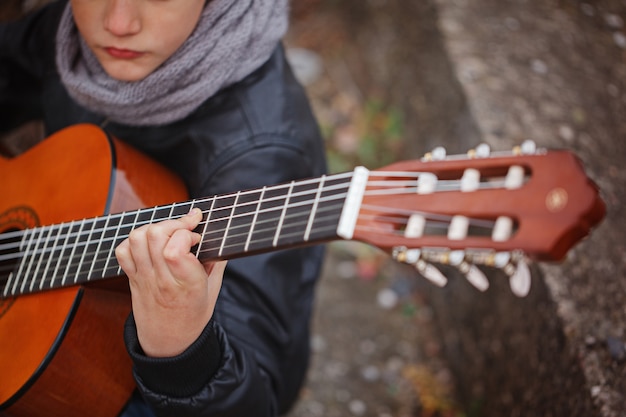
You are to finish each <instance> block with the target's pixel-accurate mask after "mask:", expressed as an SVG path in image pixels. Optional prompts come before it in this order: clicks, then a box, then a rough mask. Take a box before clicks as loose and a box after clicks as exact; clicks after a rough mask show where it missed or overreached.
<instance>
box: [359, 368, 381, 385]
mask: <svg viewBox="0 0 626 417" xmlns="http://www.w3.org/2000/svg"><path fill="white" fill-rule="evenodd" d="M361 376H362V377H363V379H364V380H366V381H368V382H376V381H378V380H379V379H380V371H379V370H378V368H377V367H376V366H374V365H369V366H366V367H365V368H363V369H362V370H361Z"/></svg>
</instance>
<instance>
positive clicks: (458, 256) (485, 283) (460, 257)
mask: <svg viewBox="0 0 626 417" xmlns="http://www.w3.org/2000/svg"><path fill="white" fill-rule="evenodd" d="M448 259H449V263H450V265H453V266H456V267H457V268H458V270H459V271H461V273H462V274H463V275H465V278H466V279H467V281H468V282H469V283H470V284H472V285H473V286H474V287H475V288H476V289H478V290H479V291H483V292H484V291H487V289H488V288H489V280H488V279H487V277H486V276H485V274H484V273H483V272H482V271H481V270H480V269H479V268H478V267H477V266H476V265H474V264H472V263H470V262H468V261H467V260H466V257H465V252H464V251H458V250H457V251H451V252H450V253H449V255H448Z"/></svg>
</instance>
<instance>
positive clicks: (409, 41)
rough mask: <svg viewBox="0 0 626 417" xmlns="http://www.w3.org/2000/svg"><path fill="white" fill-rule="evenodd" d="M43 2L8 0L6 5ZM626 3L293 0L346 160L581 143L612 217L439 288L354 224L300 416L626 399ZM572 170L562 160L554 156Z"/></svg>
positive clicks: (450, 411) (302, 60) (305, 57)
mask: <svg viewBox="0 0 626 417" xmlns="http://www.w3.org/2000/svg"><path fill="white" fill-rule="evenodd" d="M40 3H44V1H39V2H38V1H35V0H33V1H20V0H2V3H1V4H0V18H2V19H9V18H13V17H16V16H18V15H19V14H21V13H23V12H25V11H27V10H30V9H32V8H34V7H37V6H38V5H39V4H40ZM625 19H626V2H624V1H623V0H598V1H595V0H588V1H579V0H544V1H533V0H294V1H292V22H291V29H290V32H289V34H288V36H287V37H286V39H285V43H286V46H287V48H288V53H289V57H290V60H291V62H292V65H293V66H294V69H295V70H296V73H297V76H298V77H299V78H300V80H301V81H302V83H303V84H304V85H305V86H306V88H307V90H308V92H309V96H310V98H311V100H312V103H313V106H314V110H315V113H316V115H317V117H318V120H319V122H320V126H321V128H322V131H323V133H324V137H325V139H326V143H327V150H328V160H329V165H330V169H331V171H333V172H340V171H345V170H350V169H352V168H353V167H354V166H356V165H365V166H366V167H368V168H371V169H375V168H379V167H383V166H385V165H387V164H389V163H392V162H394V161H399V160H404V159H415V158H420V157H421V156H422V155H423V154H424V153H426V152H428V151H430V150H432V149H433V148H435V147H436V146H444V147H446V149H447V150H448V153H450V154H455V153H465V152H466V151H467V150H468V149H471V148H474V147H476V146H477V145H478V144H480V143H483V142H484V143H487V144H489V145H490V146H491V148H492V149H494V150H509V149H511V148H512V147H513V146H515V145H519V144H520V143H522V141H524V140H526V139H533V140H534V141H535V142H536V143H537V144H538V145H539V146H541V147H547V148H567V149H570V150H572V151H574V152H576V154H577V155H578V156H579V157H580V158H581V160H582V162H583V163H584V167H585V169H586V172H587V174H588V175H589V176H590V177H591V178H593V180H594V181H595V182H596V183H597V184H598V186H599V187H600V190H601V195H602V197H603V198H604V200H605V202H606V204H607V216H606V219H605V220H604V222H603V223H602V224H601V225H600V227H599V228H598V229H597V230H595V231H594V232H593V233H592V235H591V236H590V238H588V239H587V240H585V241H584V242H583V243H582V244H580V245H578V246H576V247H575V248H574V249H573V250H572V251H570V253H569V255H568V257H567V258H566V259H565V260H564V262H563V263H560V264H556V265H550V264H540V265H533V266H532V268H531V270H532V288H531V292H530V294H529V295H528V296H527V297H525V298H517V297H515V296H514V295H512V293H511V291H510V289H509V288H508V286H509V285H508V280H507V278H506V277H505V276H504V274H503V273H501V272H499V271H488V277H489V279H490V284H491V285H490V287H489V289H488V290H487V291H485V292H480V291H478V290H477V289H475V288H474V287H472V286H471V285H470V284H468V282H467V281H466V280H465V279H464V278H463V277H462V276H460V274H458V273H455V272H454V271H450V270H444V272H445V273H446V274H447V275H448V278H449V283H448V285H447V286H446V287H445V288H438V287H435V286H433V285H432V284H430V283H429V282H428V281H426V280H425V279H424V278H422V277H420V276H419V275H418V274H417V273H416V272H415V270H414V269H412V268H411V267H409V266H404V265H400V264H397V263H395V262H393V261H391V260H390V259H389V257H388V256H387V255H386V254H383V253H381V252H380V251H378V250H377V249H375V248H373V247H369V246H366V245H364V244H360V243H355V242H335V243H332V244H330V245H329V250H328V256H327V261H326V266H325V273H324V276H323V278H322V280H321V282H320V285H319V287H318V298H317V308H316V313H315V317H314V322H313V335H314V337H313V341H312V348H313V357H312V363H311V369H310V372H309V375H308V380H307V384H306V387H305V389H304V390H303V392H302V394H301V398H300V401H299V402H298V404H297V405H296V406H295V408H294V409H293V410H292V412H291V413H290V414H289V416H290V417H314V416H325V417H333V416H367V417H369V416H372V417H389V416H398V417H425V416H442V417H444V416H445V417H448V416H454V417H460V416H467V417H470V416H485V417H490V416H494V417H495V416H499V417H501V416H555V417H560V416H602V417H609V416H610V417H614V416H625V415H626V398H625V395H626V279H625V275H626V261H625V259H626V243H625V242H624V236H625V234H624V220H623V219H624V214H625V213H624V206H625V204H624V203H625V200H626V171H625V169H624V164H625V163H626V143H625V142H626V141H625V139H626V113H625V109H626V27H625V22H624V20H625ZM555 169H557V170H558V167H555Z"/></svg>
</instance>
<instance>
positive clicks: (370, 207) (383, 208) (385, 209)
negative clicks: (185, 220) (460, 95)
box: [5, 206, 450, 292]
mask: <svg viewBox="0 0 626 417" xmlns="http://www.w3.org/2000/svg"><path fill="white" fill-rule="evenodd" d="M364 208H365V209H368V208H369V209H372V208H376V209H377V210H381V211H388V212H390V213H394V212H398V211H399V210H390V209H387V208H385V207H381V208H377V207H373V206H364ZM172 210H173V207H171V206H170V212H171V211H172ZM320 212H322V210H320ZM406 212H407V213H413V212H410V211H406ZM425 214H426V215H427V216H430V217H432V218H436V217H438V216H437V215H434V214H428V213H425ZM365 216H367V214H365ZM439 217H442V218H447V219H449V218H450V216H439ZM108 220H109V219H107V221H108ZM390 220H392V221H396V222H397V223H398V224H401V222H399V221H397V219H396V218H391V219H390ZM405 223H406V222H404V224H405ZM302 224H304V223H302ZM59 230H60V228H59ZM329 230H330V229H329ZM118 231H119V230H118ZM51 233H52V232H51ZM51 233H50V234H51ZM24 235H25V236H24V239H23V241H24V240H27V239H26V237H27V236H26V234H24ZM58 236H59V234H57V237H56V239H55V241H56V240H58ZM118 237H119V233H118ZM31 239H32V236H31ZM227 248H230V246H225V249H227ZM96 272H98V271H96ZM5 292H6V291H5Z"/></svg>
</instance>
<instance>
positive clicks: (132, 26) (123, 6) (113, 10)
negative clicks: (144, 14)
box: [104, 0, 141, 36]
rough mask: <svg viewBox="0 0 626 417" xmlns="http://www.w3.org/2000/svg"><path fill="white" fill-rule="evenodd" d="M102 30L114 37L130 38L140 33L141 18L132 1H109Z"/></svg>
mask: <svg viewBox="0 0 626 417" xmlns="http://www.w3.org/2000/svg"><path fill="white" fill-rule="evenodd" d="M108 3H109V4H108V7H107V10H106V12H105V17H104V28H105V29H106V30H107V31H109V32H110V33H112V34H113V35H115V36H130V35H134V34H137V33H138V32H139V31H141V16H140V13H139V10H138V9H137V7H138V6H136V4H135V3H134V0H110V1H109V2H108Z"/></svg>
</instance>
